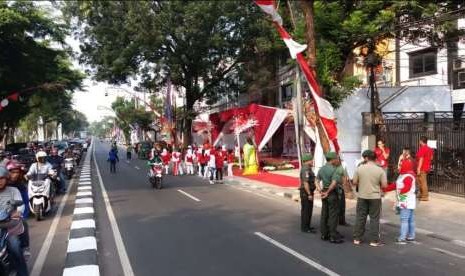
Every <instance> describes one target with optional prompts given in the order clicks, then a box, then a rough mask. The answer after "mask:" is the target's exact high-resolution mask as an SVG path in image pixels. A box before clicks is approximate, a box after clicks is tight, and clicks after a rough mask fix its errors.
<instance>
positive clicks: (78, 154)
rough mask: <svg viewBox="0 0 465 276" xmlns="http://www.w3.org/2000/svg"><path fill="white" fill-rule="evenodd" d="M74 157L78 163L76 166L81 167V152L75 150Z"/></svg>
mask: <svg viewBox="0 0 465 276" xmlns="http://www.w3.org/2000/svg"><path fill="white" fill-rule="evenodd" d="M73 156H74V160H75V161H76V165H79V163H81V150H80V149H73Z"/></svg>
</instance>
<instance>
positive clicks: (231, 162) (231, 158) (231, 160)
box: [228, 149, 236, 178]
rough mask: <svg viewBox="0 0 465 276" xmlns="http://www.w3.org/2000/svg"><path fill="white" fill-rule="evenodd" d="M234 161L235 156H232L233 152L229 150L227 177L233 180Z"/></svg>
mask: <svg viewBox="0 0 465 276" xmlns="http://www.w3.org/2000/svg"><path fill="white" fill-rule="evenodd" d="M235 159H236V156H235V154H234V151H233V150H232V149H230V150H229V151H228V177H230V178H233V177H234V174H233V166H234V161H235Z"/></svg>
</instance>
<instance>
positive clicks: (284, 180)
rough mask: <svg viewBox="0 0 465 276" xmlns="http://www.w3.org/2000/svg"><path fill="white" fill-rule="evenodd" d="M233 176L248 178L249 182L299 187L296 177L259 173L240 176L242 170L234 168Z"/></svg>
mask: <svg viewBox="0 0 465 276" xmlns="http://www.w3.org/2000/svg"><path fill="white" fill-rule="evenodd" d="M234 175H237V176H240V177H244V178H248V179H251V180H256V181H261V182H265V183H268V184H272V185H276V186H280V187H295V188H297V187H299V185H300V183H299V179H298V178H297V177H292V176H286V175H279V174H273V173H268V172H264V171H260V172H259V173H258V174H257V175H242V170H241V169H239V168H234Z"/></svg>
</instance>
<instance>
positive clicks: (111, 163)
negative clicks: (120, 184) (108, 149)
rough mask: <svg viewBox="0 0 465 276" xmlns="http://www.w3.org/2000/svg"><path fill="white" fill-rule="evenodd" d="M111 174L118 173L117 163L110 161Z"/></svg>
mask: <svg viewBox="0 0 465 276" xmlns="http://www.w3.org/2000/svg"><path fill="white" fill-rule="evenodd" d="M110 172H113V173H115V172H116V161H110Z"/></svg>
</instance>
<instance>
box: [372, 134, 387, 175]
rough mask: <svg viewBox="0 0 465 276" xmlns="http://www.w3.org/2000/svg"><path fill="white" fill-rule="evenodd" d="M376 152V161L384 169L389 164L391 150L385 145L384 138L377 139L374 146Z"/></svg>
mask: <svg viewBox="0 0 465 276" xmlns="http://www.w3.org/2000/svg"><path fill="white" fill-rule="evenodd" d="M375 154H376V163H377V164H378V165H379V166H380V167H381V168H383V169H384V170H385V171H386V174H387V169H388V165H389V155H390V154H391V150H390V149H389V148H388V147H386V144H385V142H384V139H379V140H378V142H377V146H376V148H375Z"/></svg>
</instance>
